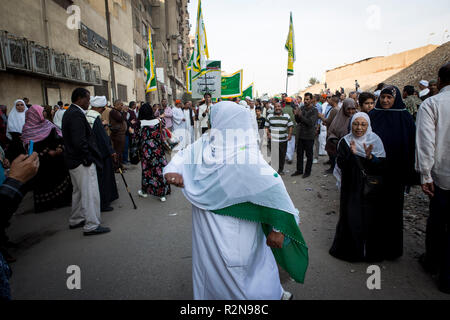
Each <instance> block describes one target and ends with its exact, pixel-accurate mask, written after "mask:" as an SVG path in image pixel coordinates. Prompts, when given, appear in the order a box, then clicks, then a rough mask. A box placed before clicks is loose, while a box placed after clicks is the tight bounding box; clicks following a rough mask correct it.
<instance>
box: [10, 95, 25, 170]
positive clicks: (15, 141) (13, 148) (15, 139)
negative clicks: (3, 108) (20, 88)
mask: <svg viewBox="0 0 450 320" xmlns="http://www.w3.org/2000/svg"><path fill="white" fill-rule="evenodd" d="M27 110H28V108H27V105H26V104H25V102H24V101H23V100H16V101H15V102H14V108H13V109H12V110H11V112H10V113H9V115H8V127H7V129H6V136H7V137H8V139H10V140H11V142H10V145H9V147H8V151H7V152H6V157H7V158H8V160H9V161H11V162H12V161H13V160H14V159H15V158H16V157H18V156H19V155H20V154H21V153H23V151H24V149H23V145H22V141H21V138H20V137H21V135H22V128H23V126H24V124H25V113H26V112H27Z"/></svg>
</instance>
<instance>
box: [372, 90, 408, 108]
mask: <svg viewBox="0 0 450 320" xmlns="http://www.w3.org/2000/svg"><path fill="white" fill-rule="evenodd" d="M382 94H389V95H391V96H393V97H394V98H395V101H394V105H393V106H392V108H390V109H383V108H382V107H381V99H380V98H378V100H377V104H376V106H375V108H376V109H381V110H391V111H393V110H402V109H406V105H405V103H404V102H403V99H402V94H401V93H400V90H399V89H398V88H397V87H395V86H386V87H384V88H383V90H381V92H380V97H381V95H382Z"/></svg>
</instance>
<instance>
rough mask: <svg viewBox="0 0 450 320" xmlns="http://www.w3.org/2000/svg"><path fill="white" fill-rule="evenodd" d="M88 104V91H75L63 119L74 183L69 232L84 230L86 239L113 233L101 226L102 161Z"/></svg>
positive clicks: (67, 161) (68, 163)
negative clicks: (99, 178) (99, 177)
mask: <svg viewBox="0 0 450 320" xmlns="http://www.w3.org/2000/svg"><path fill="white" fill-rule="evenodd" d="M89 102H90V93H89V91H88V90H86V89H84V88H77V89H75V90H74V91H73V93H72V105H71V106H70V107H69V109H68V110H67V111H66V112H65V113H64V116H63V119H62V133H63V137H64V147H65V149H64V159H65V162H66V166H67V168H68V169H69V172H70V177H71V179H72V184H73V193H72V216H71V217H70V220H69V224H70V229H76V228H82V227H83V228H84V235H86V236H89V235H98V234H103V233H107V232H110V231H111V230H110V229H109V228H105V227H102V226H101V225H100V192H99V187H98V180H97V167H98V169H99V170H100V169H101V165H102V162H101V155H100V152H99V151H98V148H97V145H96V143H95V137H94V135H93V132H92V129H91V127H90V125H89V123H88V122H87V120H86V111H87V109H88V108H89Z"/></svg>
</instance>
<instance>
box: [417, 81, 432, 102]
mask: <svg viewBox="0 0 450 320" xmlns="http://www.w3.org/2000/svg"><path fill="white" fill-rule="evenodd" d="M428 86H429V83H428V81H427V80H420V81H419V88H420V92H419V98H420V99H422V101H424V100H425V99H427V98H428V95H429V94H430V89H428Z"/></svg>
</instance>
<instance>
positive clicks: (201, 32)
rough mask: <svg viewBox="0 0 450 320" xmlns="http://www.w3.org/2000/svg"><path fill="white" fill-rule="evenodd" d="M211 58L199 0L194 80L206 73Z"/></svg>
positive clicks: (193, 66) (193, 68) (193, 64)
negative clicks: (207, 62)
mask: <svg viewBox="0 0 450 320" xmlns="http://www.w3.org/2000/svg"><path fill="white" fill-rule="evenodd" d="M207 58H209V51H208V39H207V37H206V29H205V22H204V21H203V11H202V2H201V0H198V10H197V28H196V32H195V45H194V58H193V62H192V70H193V71H194V74H193V78H194V79H196V78H198V77H200V76H202V75H203V74H205V72H206V60H207Z"/></svg>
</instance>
